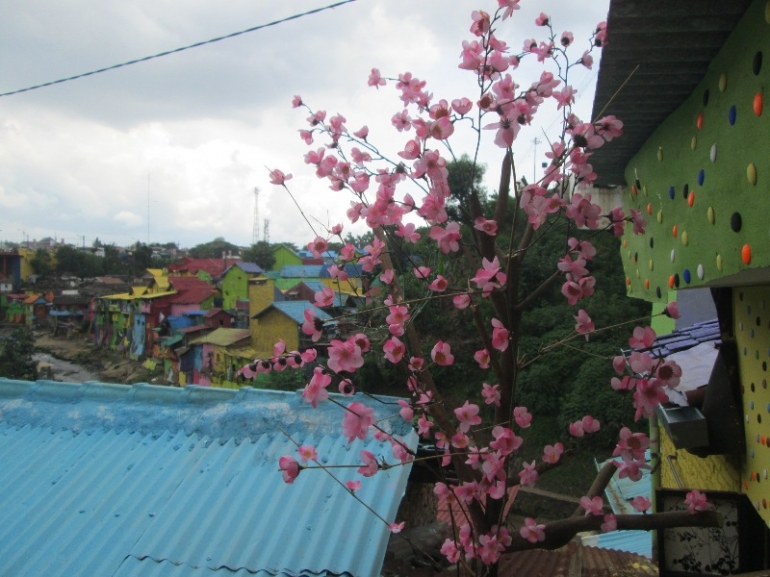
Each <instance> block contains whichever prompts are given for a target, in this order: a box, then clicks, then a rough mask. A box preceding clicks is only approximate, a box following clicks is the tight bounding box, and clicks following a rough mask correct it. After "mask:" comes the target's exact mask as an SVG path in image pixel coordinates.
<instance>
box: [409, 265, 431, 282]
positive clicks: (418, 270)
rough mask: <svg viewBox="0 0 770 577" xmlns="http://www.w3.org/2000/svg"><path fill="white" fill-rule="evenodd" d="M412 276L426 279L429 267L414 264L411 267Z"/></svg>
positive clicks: (428, 274)
mask: <svg viewBox="0 0 770 577" xmlns="http://www.w3.org/2000/svg"><path fill="white" fill-rule="evenodd" d="M412 272H413V273H414V276H415V277H416V278H417V279H419V280H428V277H429V276H430V267H428V266H416V267H414V269H412Z"/></svg>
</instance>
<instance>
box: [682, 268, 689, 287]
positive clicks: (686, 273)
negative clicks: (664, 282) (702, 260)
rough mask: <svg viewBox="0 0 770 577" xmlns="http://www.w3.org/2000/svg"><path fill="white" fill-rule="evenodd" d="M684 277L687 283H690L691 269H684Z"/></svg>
mask: <svg viewBox="0 0 770 577" xmlns="http://www.w3.org/2000/svg"><path fill="white" fill-rule="evenodd" d="M682 277H683V278H684V282H686V283H687V284H690V269H689V268H686V269H684V272H683V273H682Z"/></svg>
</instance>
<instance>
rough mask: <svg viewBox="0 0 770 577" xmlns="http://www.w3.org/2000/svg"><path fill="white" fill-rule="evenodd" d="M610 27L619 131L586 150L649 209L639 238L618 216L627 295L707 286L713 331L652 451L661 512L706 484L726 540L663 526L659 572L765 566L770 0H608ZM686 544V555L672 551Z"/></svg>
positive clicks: (606, 177)
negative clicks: (700, 386) (690, 387)
mask: <svg viewBox="0 0 770 577" xmlns="http://www.w3.org/2000/svg"><path fill="white" fill-rule="evenodd" d="M608 30H610V38H611V41H610V43H609V45H608V46H607V47H606V48H604V49H603V55H602V61H601V68H600V74H599V79H598V84H597V90H596V98H595V101H594V117H597V116H599V112H600V111H602V115H604V114H614V115H616V116H617V117H618V118H619V119H621V120H622V121H623V122H624V128H623V130H624V136H623V137H622V138H620V139H618V141H617V145H616V142H615V141H613V142H612V143H611V144H610V145H608V146H605V147H603V148H601V149H599V150H597V151H596V153H595V154H594V155H593V156H592V158H591V160H590V162H591V163H592V165H593V168H594V171H595V172H596V173H597V174H598V175H599V182H598V184H599V185H604V186H625V193H624V195H623V199H624V202H623V205H624V209H625V210H626V213H628V212H629V211H630V210H636V211H639V212H640V213H641V214H642V215H643V216H644V217H645V218H646V220H647V225H646V234H644V235H634V234H633V232H632V231H631V229H630V227H629V228H627V229H626V231H627V232H626V235H625V236H624V237H623V240H622V253H621V256H622V259H623V262H624V266H625V271H626V285H627V287H628V294H629V295H631V296H633V297H637V298H643V299H645V300H648V301H650V302H652V303H653V304H654V309H653V310H654V311H660V310H662V308H663V307H664V306H665V304H666V303H667V302H669V301H672V300H676V299H678V298H680V297H679V296H677V292H678V293H679V295H683V294H684V293H685V291H688V290H690V289H693V288H707V289H710V290H711V292H712V294H713V296H714V302H715V306H716V312H717V316H718V323H719V330H720V337H721V346H720V349H719V351H718V354H716V355H715V357H714V358H712V360H708V361H706V360H704V361H702V362H701V364H700V368H701V370H704V373H705V374H706V375H708V376H707V377H706V379H705V380H706V383H707V386H706V387H705V391H704V395H703V398H702V400H700V401H698V400H697V399H692V400H690V401H688V406H687V408H686V409H687V410H678V409H675V408H672V407H662V408H661V409H660V411H659V412H658V419H657V423H653V426H654V427H655V431H653V433H654V434H655V433H658V432H659V434H660V447H661V450H660V453H661V463H660V471H661V474H660V477H659V480H658V484H659V486H660V490H659V492H658V497H657V498H658V503H657V508H658V510H668V509H669V508H675V507H676V506H677V505H676V503H681V497H682V495H681V493H682V492H683V491H686V490H689V489H700V490H704V491H707V492H708V494H709V495H713V496H714V499H715V502H716V503H717V505H718V506H719V507H720V510H722V511H723V514H724V515H725V517H726V519H727V524H726V526H725V529H724V531H725V532H724V533H721V534H720V535H721V537H719V539H723V540H724V543H727V545H726V547H727V548H728V549H730V551H729V552H727V551H726V550H724V549H722V550H717V549H719V548H716V549H715V548H713V547H711V546H710V545H709V544H708V542H712V543H713V542H714V540H715V539H716V538H715V537H714V536H713V535H712V536H711V537H709V536H708V535H706V536H704V535H703V534H701V533H697V532H694V531H689V532H688V530H683V531H684V532H678V533H677V532H672V531H670V530H667V531H662V532H660V538H659V542H658V544H659V546H660V565H661V575H671V574H677V575H684V574H693V573H697V574H701V573H700V571H703V570H704V567H706V565H709V566H711V567H719V568H720V570H730V571H732V572H740V571H753V570H759V569H765V568H767V567H768V564H767V562H766V561H765V559H767V558H768V547H767V542H768V525H770V508H769V506H770V491H768V487H770V485H769V484H768V476H767V475H768V470H770V428H768V427H769V426H770V391H768V388H767V380H768V372H767V371H768V365H769V364H770V312H769V311H770V250H768V248H769V244H770V243H769V242H768V226H767V217H766V215H767V213H768V210H769V209H770V196H768V195H770V111H768V110H765V109H764V103H765V102H766V101H767V86H768V85H769V81H770V2H767V1H766V0H753V1H751V0H736V1H734V2H716V1H704V2H687V3H683V2H668V3H661V4H656V6H655V9H654V10H653V9H650V8H649V4H648V3H647V2H642V1H641V0H637V1H623V2H621V1H619V0H613V1H612V2H611V7H610V14H609V18H608ZM637 64H638V65H639V68H638V70H635V69H636V67H637ZM621 85H623V86H622V88H621ZM658 328H659V329H661V330H660V331H659V332H660V333H663V332H665V330H670V329H671V328H673V327H671V326H668V327H665V326H658ZM704 365H705V366H704ZM698 366H699V365H698V364H697V363H696V365H695V367H696V368H697V367H698ZM685 376H686V375H685ZM683 378H684V377H683ZM658 425H660V426H659V427H658ZM757 520H759V521H757ZM683 542H686V543H688V547H689V549H690V553H692V555H691V554H690V553H687V552H684V551H683V550H682V549H681V548H677V543H683ZM733 545H734V546H733ZM715 551H716V553H715Z"/></svg>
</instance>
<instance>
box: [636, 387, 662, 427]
mask: <svg viewBox="0 0 770 577" xmlns="http://www.w3.org/2000/svg"><path fill="white" fill-rule="evenodd" d="M666 402H668V395H666V392H665V391H664V390H663V386H662V385H661V383H660V381H658V380H657V379H653V380H651V381H649V380H647V379H639V380H638V381H637V383H636V391H635V392H634V406H635V407H636V412H635V413H634V420H636V421H638V420H639V419H640V418H641V417H647V418H650V417H651V416H652V414H653V412H654V411H655V407H657V406H658V405H659V404H661V403H666Z"/></svg>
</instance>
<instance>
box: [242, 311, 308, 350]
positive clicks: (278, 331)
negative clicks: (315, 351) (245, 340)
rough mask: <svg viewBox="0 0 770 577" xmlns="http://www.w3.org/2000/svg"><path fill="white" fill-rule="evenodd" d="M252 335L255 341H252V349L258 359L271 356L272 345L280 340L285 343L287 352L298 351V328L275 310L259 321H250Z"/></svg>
mask: <svg viewBox="0 0 770 577" xmlns="http://www.w3.org/2000/svg"><path fill="white" fill-rule="evenodd" d="M251 324H252V327H254V330H253V331H252V335H255V336H256V339H255V340H253V341H252V347H253V348H254V349H256V351H257V356H258V357H259V358H268V357H271V356H272V355H273V345H274V344H275V343H277V342H278V341H279V340H280V339H283V340H284V341H285V342H286V350H287V351H295V350H297V349H299V328H298V327H297V323H296V322H295V321H294V320H292V319H291V318H289V317H287V316H286V315H285V314H283V313H282V312H280V311H278V310H277V309H271V310H269V311H268V312H266V313H265V314H264V315H262V316H260V317H259V319H258V320H257V319H252V320H251Z"/></svg>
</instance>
